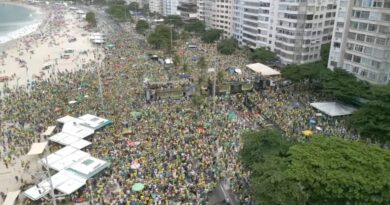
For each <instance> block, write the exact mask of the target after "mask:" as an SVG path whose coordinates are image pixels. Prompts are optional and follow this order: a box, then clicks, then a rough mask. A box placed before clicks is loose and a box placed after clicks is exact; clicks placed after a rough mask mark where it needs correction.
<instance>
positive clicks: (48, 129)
mask: <svg viewBox="0 0 390 205" xmlns="http://www.w3.org/2000/svg"><path fill="white" fill-rule="evenodd" d="M54 129H56V126H49V127H47V129H46V131H45V132H44V133H43V134H42V135H43V136H50V135H51V134H52V133H53V131H54Z"/></svg>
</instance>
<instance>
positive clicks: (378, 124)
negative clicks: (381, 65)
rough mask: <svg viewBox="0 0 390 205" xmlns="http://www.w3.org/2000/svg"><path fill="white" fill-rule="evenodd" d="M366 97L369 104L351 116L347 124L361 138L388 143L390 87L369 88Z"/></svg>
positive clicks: (389, 131) (389, 133)
mask: <svg viewBox="0 0 390 205" xmlns="http://www.w3.org/2000/svg"><path fill="white" fill-rule="evenodd" d="M366 97H367V99H368V100H369V102H368V103H367V104H366V105H364V106H363V107H362V108H360V109H359V110H357V111H356V112H354V113H353V114H352V116H351V117H350V119H349V123H350V125H351V127H353V128H354V129H356V130H357V131H358V132H359V133H360V134H361V136H362V137H363V138H369V139H372V140H373V141H376V142H380V143H389V141H390V85H385V86H380V85H375V86H371V88H370V90H369V92H368V94H367V95H366Z"/></svg>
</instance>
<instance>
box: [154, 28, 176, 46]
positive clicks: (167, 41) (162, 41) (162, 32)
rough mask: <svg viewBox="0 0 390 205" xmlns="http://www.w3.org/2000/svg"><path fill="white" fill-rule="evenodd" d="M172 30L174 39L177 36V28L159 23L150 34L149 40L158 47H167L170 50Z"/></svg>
mask: <svg viewBox="0 0 390 205" xmlns="http://www.w3.org/2000/svg"><path fill="white" fill-rule="evenodd" d="M171 32H172V40H175V39H176V38H177V33H176V32H175V30H173V29H171V28H170V27H169V26H167V25H164V24H161V25H158V26H157V27H156V28H155V29H154V32H153V33H151V34H150V35H149V37H148V42H149V44H150V45H152V46H153V47H154V48H156V49H160V48H167V49H168V50H170V49H171Z"/></svg>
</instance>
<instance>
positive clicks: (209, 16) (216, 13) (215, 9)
mask: <svg viewBox="0 0 390 205" xmlns="http://www.w3.org/2000/svg"><path fill="white" fill-rule="evenodd" d="M197 4H198V11H197V13H198V14H197V16H198V19H200V20H201V21H204V22H205V24H206V26H207V27H208V28H215V29H220V30H223V33H224V36H231V33H232V30H231V29H232V4H233V0H199V1H198V2H197Z"/></svg>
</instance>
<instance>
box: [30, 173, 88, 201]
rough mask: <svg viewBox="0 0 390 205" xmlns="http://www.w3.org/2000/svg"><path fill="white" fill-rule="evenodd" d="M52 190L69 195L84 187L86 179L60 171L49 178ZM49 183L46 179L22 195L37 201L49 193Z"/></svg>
mask: <svg viewBox="0 0 390 205" xmlns="http://www.w3.org/2000/svg"><path fill="white" fill-rule="evenodd" d="M51 181H52V185H53V189H57V190H58V191H60V192H62V193H64V194H71V193H73V192H75V191H77V189H79V188H80V187H82V186H84V185H85V183H86V179H85V178H83V177H80V176H78V175H77V174H75V173H73V172H71V171H68V170H62V171H60V172H58V173H57V174H55V175H53V176H52V177H51ZM50 190H51V189H50V182H49V179H46V180H44V181H42V182H41V183H39V184H38V185H37V186H33V187H31V188H29V189H27V190H26V191H25V192H23V194H24V195H25V196H27V197H28V198H30V199H32V200H38V199H40V198H42V197H43V196H45V195H46V194H48V193H49V192H50Z"/></svg>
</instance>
